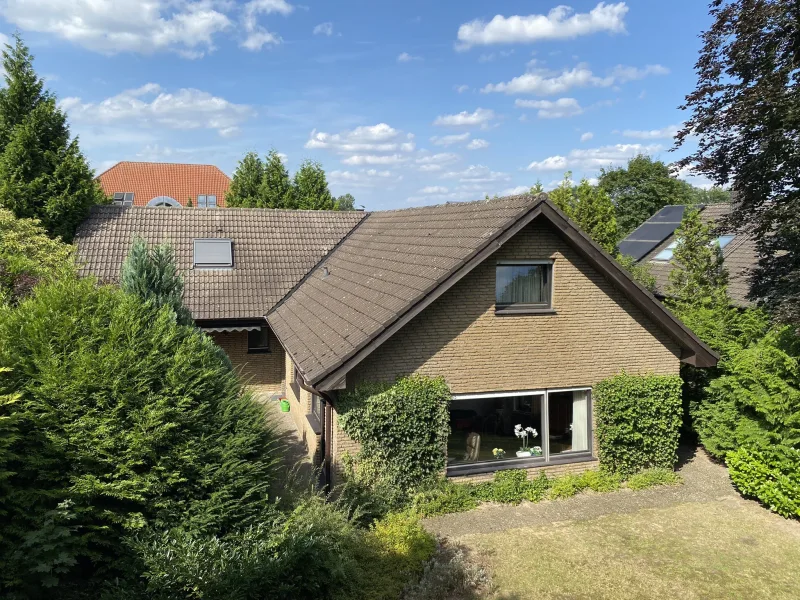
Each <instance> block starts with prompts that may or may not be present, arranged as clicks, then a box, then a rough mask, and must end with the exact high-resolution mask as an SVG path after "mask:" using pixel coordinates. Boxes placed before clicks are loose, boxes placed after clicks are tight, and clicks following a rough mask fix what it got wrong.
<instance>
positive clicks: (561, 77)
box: [481, 63, 669, 96]
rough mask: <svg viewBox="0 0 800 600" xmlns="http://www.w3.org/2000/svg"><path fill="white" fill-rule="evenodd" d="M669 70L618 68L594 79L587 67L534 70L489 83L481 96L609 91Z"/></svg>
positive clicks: (582, 65)
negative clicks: (587, 89) (594, 90)
mask: <svg viewBox="0 0 800 600" xmlns="http://www.w3.org/2000/svg"><path fill="white" fill-rule="evenodd" d="M667 73H669V69H667V68H666V67H663V66H661V65H647V66H645V67H642V68H638V67H628V66H625V65H617V66H616V67H614V68H613V69H612V70H611V71H610V72H609V74H608V75H606V76H604V77H600V76H598V75H595V74H594V73H593V72H592V71H591V69H590V68H589V66H588V65H587V64H586V63H581V64H578V65H577V66H575V67H573V68H572V69H564V70H563V71H561V72H560V73H554V72H552V71H548V70H546V69H534V70H532V71H529V72H527V73H524V74H523V75H520V76H519V77H514V78H513V79H511V80H510V81H507V82H501V83H489V84H487V85H485V86H484V87H483V88H482V89H481V92H483V93H485V94H488V93H504V94H510V95H513V94H533V95H536V96H553V95H555V94H563V93H565V92H567V91H569V90H571V89H573V88H585V87H611V86H613V85H618V84H622V83H626V82H628V81H634V80H636V79H643V78H645V77H647V76H649V75H665V74H667Z"/></svg>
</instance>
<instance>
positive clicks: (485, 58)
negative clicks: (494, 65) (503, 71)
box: [478, 50, 514, 63]
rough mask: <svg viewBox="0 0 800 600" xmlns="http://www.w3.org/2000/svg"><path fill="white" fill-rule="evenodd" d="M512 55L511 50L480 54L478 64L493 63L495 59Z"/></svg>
mask: <svg viewBox="0 0 800 600" xmlns="http://www.w3.org/2000/svg"><path fill="white" fill-rule="evenodd" d="M512 54H514V51H513V50H501V51H500V52H489V53H488V54H481V55H480V56H479V57H478V62H479V63H489V62H493V61H494V60H495V59H496V58H506V57H509V56H511V55H512Z"/></svg>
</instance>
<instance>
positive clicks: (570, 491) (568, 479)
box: [549, 474, 587, 500]
mask: <svg viewBox="0 0 800 600" xmlns="http://www.w3.org/2000/svg"><path fill="white" fill-rule="evenodd" d="M586 487H587V485H586V482H584V480H583V477H581V476H580V475H573V474H567V475H563V476H561V477H559V478H558V479H557V480H556V481H554V482H553V483H552V485H551V486H550V493H549V496H550V498H552V499H554V500H561V499H564V498H570V497H572V496H574V495H575V494H578V493H580V492H582V491H583V490H585V489H586Z"/></svg>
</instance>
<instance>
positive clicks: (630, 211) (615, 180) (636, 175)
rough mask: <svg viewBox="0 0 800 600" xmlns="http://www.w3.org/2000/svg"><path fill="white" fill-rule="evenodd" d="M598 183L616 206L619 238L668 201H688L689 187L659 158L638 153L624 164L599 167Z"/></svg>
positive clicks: (691, 195) (691, 199)
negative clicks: (655, 158)
mask: <svg viewBox="0 0 800 600" xmlns="http://www.w3.org/2000/svg"><path fill="white" fill-rule="evenodd" d="M598 186H599V187H600V189H602V190H603V191H604V192H606V193H607V194H608V195H609V196H610V197H611V201H612V202H613V203H614V206H615V207H616V214H617V225H618V226H619V238H624V237H625V236H626V235H628V234H629V233H630V232H631V231H633V230H634V229H636V228H637V227H638V226H639V225H641V224H642V223H644V222H645V221H646V220H647V219H649V218H650V217H651V216H652V215H654V214H655V213H657V212H658V211H659V210H661V209H662V208H664V207H665V206H667V205H668V204H692V203H693V200H694V199H693V190H692V186H690V185H689V184H688V183H686V182H685V181H681V180H679V179H677V178H675V177H673V176H672V174H671V173H670V169H669V166H667V165H666V164H664V163H663V162H661V161H660V160H653V159H652V158H651V157H649V156H644V155H639V156H636V157H634V158H632V159H631V160H630V161H628V165H627V166H625V167H619V168H615V169H601V171H600V177H599V179H598Z"/></svg>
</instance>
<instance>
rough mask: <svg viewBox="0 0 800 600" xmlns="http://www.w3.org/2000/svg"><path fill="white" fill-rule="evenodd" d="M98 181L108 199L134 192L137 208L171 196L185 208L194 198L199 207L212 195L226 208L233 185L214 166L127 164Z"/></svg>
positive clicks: (99, 176) (114, 169) (117, 166)
mask: <svg viewBox="0 0 800 600" xmlns="http://www.w3.org/2000/svg"><path fill="white" fill-rule="evenodd" d="M97 181H98V182H99V183H100V187H102V188H103V191H104V192H105V193H106V194H108V195H112V194H114V193H117V192H133V194H134V196H133V203H134V205H135V206H146V205H147V203H148V202H150V200H152V199H153V198H156V197H157V196H169V197H170V198H172V199H173V200H176V201H178V202H179V203H180V204H181V205H183V206H185V205H186V201H187V200H188V199H189V198H191V199H192V202H193V203H194V205H195V206H197V196H198V195H200V194H209V195H210V194H213V195H215V196H216V197H217V204H218V206H225V194H227V193H228V188H229V187H230V184H231V180H230V178H229V177H228V176H227V175H225V173H223V172H222V171H220V170H219V169H218V168H217V167H215V166H213V165H192V164H179V163H153V162H128V161H123V162H120V163H117V164H116V165H114V166H113V167H111V168H110V169H108V170H107V171H105V172H103V173H101V174H100V175H98V176H97Z"/></svg>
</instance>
